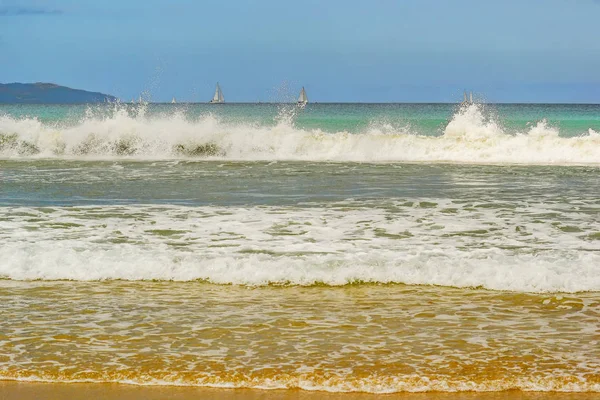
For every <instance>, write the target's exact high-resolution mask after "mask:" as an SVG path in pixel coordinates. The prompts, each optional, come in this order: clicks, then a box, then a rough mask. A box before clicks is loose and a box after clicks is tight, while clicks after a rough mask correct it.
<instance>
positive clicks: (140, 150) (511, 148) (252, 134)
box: [0, 104, 600, 165]
mask: <svg viewBox="0 0 600 400" xmlns="http://www.w3.org/2000/svg"><path fill="white" fill-rule="evenodd" d="M143 107H144V106H143V105H142V106H140V108H143ZM0 138H2V140H0V157H2V158H84V159H107V158H109V159H123V158H129V159H142V160H143V159H181V158H187V157H188V156H186V154H187V153H185V152H180V151H178V149H181V147H185V148H194V147H197V146H204V145H207V144H211V145H214V146H215V149H218V151H216V152H213V154H211V157H212V158H222V159H230V160H269V161H270V160H307V161H358V162H429V163H431V162H441V163H444V162H458V163H478V164H489V163H492V164H493V163H508V164H544V165H561V164H578V165H598V164H600V134H599V133H598V132H596V131H594V130H592V129H589V130H588V132H582V133H581V134H580V135H578V136H573V137H563V136H560V131H559V129H558V128H556V127H553V126H550V125H549V124H548V123H547V122H546V121H543V120H542V121H538V122H537V123H533V124H532V125H531V126H529V127H527V128H526V129H524V130H522V131H519V132H507V131H505V129H504V127H503V126H502V124H501V123H500V122H498V121H497V120H495V119H493V118H488V117H486V116H485V115H484V113H483V107H482V106H481V105H478V104H472V105H468V106H466V107H461V108H460V109H459V110H458V111H457V112H456V113H455V114H454V115H453V116H452V118H451V120H450V122H449V123H448V125H447V126H446V127H445V128H444V130H443V134H442V135H440V136H429V135H420V134H417V133H414V132H413V131H412V130H411V128H410V126H407V127H392V126H389V125H386V124H384V123H378V124H372V125H371V126H370V127H368V128H366V129H365V130H364V131H363V132H361V133H349V132H345V131H339V132H335V133H330V132H324V131H322V130H320V129H310V130H309V129H301V128H298V127H296V126H295V125H294V121H293V118H290V119H282V120H281V121H280V122H279V123H278V124H277V125H274V126H272V125H255V124H247V123H239V122H235V123H234V122H226V121H223V120H221V119H219V118H218V117H217V116H214V115H211V114H207V115H204V116H203V117H201V118H199V119H189V118H187V117H186V116H185V115H184V114H183V113H180V112H174V113H172V114H168V115H156V116H151V115H147V114H146V113H143V112H140V113H138V114H137V115H131V114H130V113H128V112H127V110H126V109H124V108H123V109H120V108H118V107H116V108H115V112H114V113H113V114H112V115H111V116H109V117H94V116H89V117H87V118H85V119H83V120H81V121H78V122H77V123H76V124H73V123H70V124H67V123H65V124H64V125H61V124H45V123H42V122H41V121H40V120H38V119H36V118H29V117H24V118H15V117H11V116H7V115H4V116H0ZM123 150H126V151H123Z"/></svg>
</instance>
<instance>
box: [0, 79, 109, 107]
mask: <svg viewBox="0 0 600 400" xmlns="http://www.w3.org/2000/svg"><path fill="white" fill-rule="evenodd" d="M116 100H117V98H116V97H114V96H111V95H108V94H104V93H98V92H88V91H86V90H80V89H71V88H68V87H66V86H60V85H56V84H54V83H42V82H37V83H0V103H21V104H73V103H103V102H105V101H116Z"/></svg>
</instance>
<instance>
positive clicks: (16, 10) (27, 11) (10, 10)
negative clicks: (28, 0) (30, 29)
mask: <svg viewBox="0 0 600 400" xmlns="http://www.w3.org/2000/svg"><path fill="white" fill-rule="evenodd" d="M62 13H63V12H62V11H61V10H56V9H47V8H38V7H18V6H0V17H20V16H29V15H60V14H62Z"/></svg>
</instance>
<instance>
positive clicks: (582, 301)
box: [0, 105, 600, 393]
mask: <svg viewBox="0 0 600 400" xmlns="http://www.w3.org/2000/svg"><path fill="white" fill-rule="evenodd" d="M123 107H124V106H120V105H118V106H116V108H115V109H103V111H102V110H101V111H102V112H99V111H98V110H94V109H88V110H87V111H85V109H84V114H83V115H80V114H77V113H80V112H81V110H80V109H79V108H77V107H75V106H73V108H74V110H75V111H73V112H74V113H75V114H76V115H79V116H78V117H72V116H71V117H67V116H64V115H62V114H61V116H60V117H53V115H54V114H53V113H55V112H56V113H59V114H60V113H65V112H66V111H68V110H71V108H66V109H62V108H57V107H50V108H49V109H48V110H46V111H45V114H43V115H42V114H41V113H40V114H39V115H17V114H18V113H16V112H15V111H14V110H13V111H12V112H11V113H8V114H6V115H3V116H0V302H1V303H2V304H3V307H2V308H0V379H10V380H37V381H51V382H82V381H86V382H121V383H133V384H141V385H158V384H164V385H189V386H218V387H221V386H223V387H252V388H268V389H276V388H301V389H307V390H327V391H340V392H347V391H364V392H374V393H384V392H398V391H431V390H434V391H464V390H476V391H493V390H508V389H520V390H529V391H588V392H598V391H600V386H599V385H600V373H599V371H600V366H599V364H598V360H599V359H600V354H599V353H598V349H599V348H600V346H599V343H598V338H599V337H600V336H599V335H600V331H598V326H597V325H598V324H597V322H598V317H599V316H598V312H599V310H600V306H599V304H600V199H599V197H598V193H599V191H598V187H600V175H599V174H598V172H600V169H599V167H598V165H597V164H598V160H600V158H599V155H600V153H599V152H598V151H599V150H598V149H600V146H598V144H599V143H598V138H597V134H596V133H595V132H597V130H594V129H596V127H595V125H594V123H595V122H594V121H595V120H594V117H593V115H590V113H592V114H593V111H594V110H595V109H596V108H594V107H591V108H589V109H588V108H585V107H583V108H577V107H576V108H569V107H566V108H565V109H566V110H567V111H568V113H567V112H566V111H564V110H563V109H562V108H561V109H560V110H562V111H561V112H562V113H563V114H560V115H562V116H563V119H564V122H565V123H564V124H561V123H560V121H558V122H557V121H556V120H552V118H551V117H552V115H550V116H549V118H550V119H549V120H547V121H543V119H541V120H535V119H533V120H532V121H534V122H532V123H531V124H529V125H527V124H521V125H522V126H521V125H519V124H516V123H515V122H514V121H515V118H516V117H514V116H513V117H512V118H513V119H512V120H510V119H509V120H505V119H503V118H502V116H501V115H500V114H501V113H498V115H494V113H491V112H490V110H489V109H487V108H486V107H482V106H478V105H473V106H469V107H463V108H462V109H461V108H456V109H451V110H448V120H447V121H445V122H444V123H441V124H440V123H439V115H438V114H439V112H440V110H441V109H440V108H436V107H437V106H436V107H433V108H434V111H431V110H429V108H428V107H430V106H422V107H423V109H421V108H419V107H417V106H415V107H417V108H415V109H412V111H411V112H412V113H413V114H412V117H411V118H412V119H410V118H409V119H408V120H406V121H400V120H398V119H396V120H394V121H392V122H389V121H388V122H386V121H385V118H382V117H381V115H379V117H377V118H371V119H372V121H371V122H369V123H368V124H367V125H366V126H365V127H362V128H360V127H359V128H356V129H354V130H352V129H347V130H345V128H344V129H340V126H342V125H343V124H342V125H340V124H341V123H331V124H330V125H327V123H323V122H319V121H317V122H315V121H314V120H313V121H312V122H311V121H306V120H305V121H303V120H302V118H308V117H306V116H304V117H302V115H296V114H295V113H297V112H299V111H298V110H295V111H293V112H292V114H286V112H287V111H286V110H285V109H284V110H283V111H282V110H279V109H277V108H273V109H272V111H277V112H279V114H276V115H275V116H276V119H277V120H276V121H275V120H273V121H271V123H266V122H265V118H266V117H265V116H264V115H263V116H262V117H261V118H262V119H260V118H259V120H257V121H254V122H252V121H249V120H248V115H247V114H244V115H243V118H242V117H240V118H237V117H236V118H237V119H236V118H233V117H232V116H231V115H229V116H227V115H217V114H218V113H217V112H215V115H213V114H210V113H209V114H206V113H200V114H198V115H195V116H191V115H189V113H188V114H186V112H184V111H185V110H183V111H182V112H172V109H171V110H170V111H168V112H166V113H165V112H162V113H160V112H152V111H151V109H150V110H149V111H148V113H147V114H145V112H146V109H145V108H144V107H140V108H138V109H136V110H134V111H135V112H133V111H132V110H131V109H124V108H123ZM127 107H129V106H127ZM240 107H242V106H240ZM244 107H246V106H244ZM244 107H242V108H241V110H242V111H243V113H248V112H249V111H248V110H251V111H252V110H254V108H252V107H254V106H252V107H250V106H248V107H249V108H248V107H246V108H244ZM340 107H341V108H340ZM344 107H350V106H343V107H342V106H339V107H338V108H335V110H336V111H335V112H336V113H337V114H335V115H333V116H330V118H331V119H335V118H337V117H339V116H340V115H341V114H343V113H344V112H346V111H348V115H346V116H345V117H344V118H345V119H344V121H345V122H344V124H346V125H348V124H349V122H348V121H352V118H354V117H355V116H356V115H355V114H353V113H355V111H352V109H347V108H344ZM369 107H370V108H369ZM369 107H367V106H364V107H363V106H360V107H358V108H359V110H362V111H361V112H366V111H365V110H369V113H375V111H376V110H379V111H377V112H379V113H380V114H381V110H380V109H379V108H377V107H376V106H369ZM381 107H382V109H383V110H384V112H383V114H385V112H388V111H389V110H387V108H386V107H388V106H381ZM411 107H412V106H411ZM327 109H328V108H327V107H325V106H324V107H322V108H319V107H317V108H315V109H314V110H317V111H319V110H321V111H319V112H323V110H327ZM399 109H400V110H402V109H403V108H401V107H400V108H399ZM34 110H37V109H34ZM215 110H217V109H215ZM223 110H226V111H223V112H224V113H225V114H227V112H232V111H231V110H236V108H235V107H231V108H223ZM227 110H229V111H227ZM314 110H313V111H314ZM344 110H346V111H344ZM374 110H375V111H374ZM386 110H387V111H386ZM415 110H417V111H415ZM419 110H421V111H419ZM436 110H437V111H436ZM544 110H545V109H544ZM549 110H550V111H552V110H554V108H552V107H550V108H549ZM590 110H591V111H590ZM38 111H39V110H38ZM317 111H314V112H317ZM396 111H397V110H396ZM442 111H443V110H442ZM500 111H501V110H500ZM555 111H556V110H555ZM240 112H241V111H240ZM307 112H308V114H309V115H312V114H310V112H312V111H311V110H310V108H309V109H308V111H307ZM576 112H579V113H583V114H586V116H585V118H587V119H585V123H582V122H581V121H582V120H581V119H577V118H581V117H580V116H579V117H577V118H575V117H573V118H575V119H576V122H577V123H574V122H573V121H571V120H569V118H567V117H568V116H569V115H571V116H572V115H574V114H573V113H575V114H576ZM419 113H421V114H423V115H425V117H423V115H421V114H419ZM436 113H437V114H436ZM569 113H571V114H569ZM361 115H362V114H361ZM416 115H421V117H419V118H421V119H419V118H417V117H416ZM325 117H326V115H325V116H323V115H321V116H320V117H319V118H325ZM554 117H556V115H554ZM319 118H317V120H319ZM361 118H362V120H361V121H364V120H365V117H364V115H362V117H361ZM519 118H520V117H519ZM267 119H268V118H267ZM325 119H327V118H325ZM432 121H434V122H435V125H436V126H438V128H436V129H433V130H432V129H430V126H431V124H432ZM503 121H505V122H503ZM506 121H509V122H510V121H512V122H510V123H509V122H506ZM311 124H313V125H311ZM315 124H316V125H315ZM511 124H512V125H511ZM582 124H583V125H582ZM332 126H333V127H332ZM565 126H566V128H565ZM408 161H411V162H408ZM573 164H576V165H573Z"/></svg>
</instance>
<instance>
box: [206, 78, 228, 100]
mask: <svg viewBox="0 0 600 400" xmlns="http://www.w3.org/2000/svg"><path fill="white" fill-rule="evenodd" d="M210 102H211V103H224V102H225V97H224V96H223V91H222V90H221V86H219V83H218V82H217V87H216V88H215V95H214V96H213V98H212V100H211V101H210Z"/></svg>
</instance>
